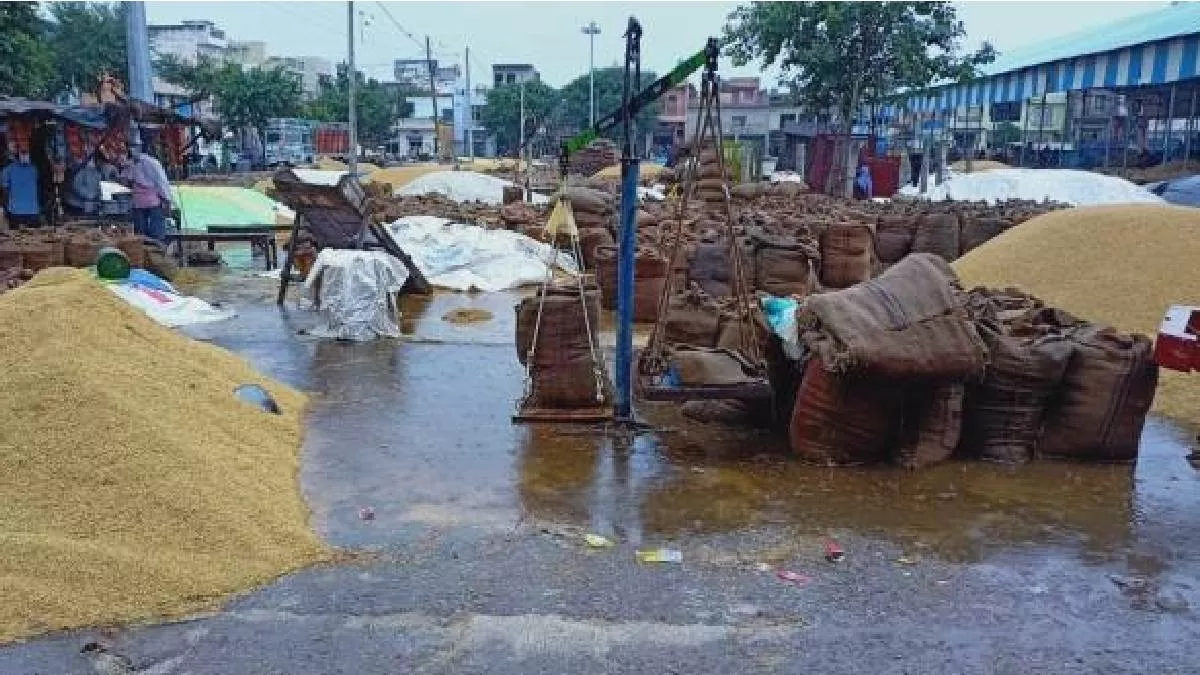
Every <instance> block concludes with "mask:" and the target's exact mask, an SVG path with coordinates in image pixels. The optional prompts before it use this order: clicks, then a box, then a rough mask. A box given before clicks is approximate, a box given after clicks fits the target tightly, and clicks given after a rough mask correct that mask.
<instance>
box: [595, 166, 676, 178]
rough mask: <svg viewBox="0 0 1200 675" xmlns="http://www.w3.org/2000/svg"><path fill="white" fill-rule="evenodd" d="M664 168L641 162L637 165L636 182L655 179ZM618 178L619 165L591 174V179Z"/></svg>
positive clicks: (619, 175)
mask: <svg viewBox="0 0 1200 675" xmlns="http://www.w3.org/2000/svg"><path fill="white" fill-rule="evenodd" d="M665 168H666V167H664V166H663V165H662V164H655V163H654V162H642V163H640V164H638V180H641V179H642V178H646V179H652V178H656V177H657V176H658V175H659V174H661V173H662V171H663V169H665ZM620 177H621V165H620V164H614V165H613V166H606V167H604V168H603V169H600V170H599V171H597V172H596V173H594V174H592V178H620Z"/></svg>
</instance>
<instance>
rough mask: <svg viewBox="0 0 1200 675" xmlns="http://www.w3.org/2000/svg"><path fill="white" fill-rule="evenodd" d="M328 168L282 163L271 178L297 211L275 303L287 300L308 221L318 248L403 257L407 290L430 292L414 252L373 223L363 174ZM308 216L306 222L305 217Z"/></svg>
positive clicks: (372, 206)
mask: <svg viewBox="0 0 1200 675" xmlns="http://www.w3.org/2000/svg"><path fill="white" fill-rule="evenodd" d="M328 176H329V172H325V171H322V172H317V171H311V170H307V169H282V170H280V171H277V172H275V175H274V176H272V180H273V181H274V182H275V191H276V194H277V198H278V199H279V201H280V202H282V203H284V204H286V205H287V206H288V207H289V208H291V209H292V210H294V211H295V212H296V219H295V221H294V222H293V223H292V229H291V239H290V240H289V241H288V248H287V259H286V260H285V261H284V265H283V270H281V272H280V275H279V295H278V296H277V297H276V299H275V302H276V304H280V305H282V304H283V301H284V298H285V297H286V296H287V287H288V284H289V283H290V282H291V280H292V279H291V276H292V262H293V260H294V259H295V247H296V235H297V234H298V233H299V231H300V227H301V226H302V225H303V226H304V227H307V228H308V231H309V232H310V233H311V234H312V237H313V240H314V241H315V242H316V244H317V248H318V249H323V248H343V249H382V250H384V251H387V252H388V253H390V254H391V255H393V256H395V257H396V258H397V259H399V260H400V261H401V262H402V263H404V266H405V267H406V268H408V275H409V276H408V281H406V282H405V284H404V289H403V292H406V293H428V292H430V291H431V290H432V287H431V286H430V284H429V281H428V280H427V279H425V276H424V275H423V274H421V270H420V269H418V268H417V266H416V265H415V264H414V263H413V261H412V258H411V257H409V255H408V254H407V253H405V252H404V251H403V250H401V249H400V248H399V247H398V246H396V245H395V243H394V242H393V241H392V239H391V237H389V236H388V235H387V233H386V232H385V231H384V230H383V227H382V226H380V225H377V224H374V223H373V222H372V220H371V216H372V215H373V214H374V212H375V209H376V208H377V207H378V204H377V203H376V200H375V199H374V198H372V197H368V196H367V193H366V191H365V190H363V187H362V185H361V184H359V182H358V180H357V179H356V178H354V177H353V176H351V175H350V174H349V173H345V174H342V175H341V176H340V177H338V178H337V179H336V180H330V179H329V177H328ZM302 220H303V222H301V221H302Z"/></svg>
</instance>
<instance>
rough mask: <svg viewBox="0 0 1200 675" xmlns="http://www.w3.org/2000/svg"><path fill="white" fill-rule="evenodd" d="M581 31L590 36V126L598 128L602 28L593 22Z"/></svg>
mask: <svg viewBox="0 0 1200 675" xmlns="http://www.w3.org/2000/svg"><path fill="white" fill-rule="evenodd" d="M580 30H582V31H583V34H584V35H586V36H588V92H589V94H588V124H590V125H591V126H596V36H597V35H599V34H600V26H598V25H597V24H596V22H595V21H592V22H590V23H588V25H586V26H584V27H583V28H581V29H580Z"/></svg>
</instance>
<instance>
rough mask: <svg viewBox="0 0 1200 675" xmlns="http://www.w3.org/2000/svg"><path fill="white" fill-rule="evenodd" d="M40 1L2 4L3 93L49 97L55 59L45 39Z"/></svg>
mask: <svg viewBox="0 0 1200 675" xmlns="http://www.w3.org/2000/svg"><path fill="white" fill-rule="evenodd" d="M37 9H38V5H37V3H36V2H4V3H0V94H3V95H6V96H23V97H26V98H41V97H45V96H46V95H48V94H49V89H50V81H51V79H52V78H53V76H54V58H53V54H52V53H51V51H50V48H49V46H48V45H47V44H46V41H45V40H44V39H43V38H44V31H43V27H42V21H41V19H39V18H38V14H37Z"/></svg>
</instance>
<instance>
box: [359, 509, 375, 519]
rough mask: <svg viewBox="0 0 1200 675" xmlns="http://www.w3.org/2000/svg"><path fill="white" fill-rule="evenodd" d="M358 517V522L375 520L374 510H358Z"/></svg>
mask: <svg viewBox="0 0 1200 675" xmlns="http://www.w3.org/2000/svg"><path fill="white" fill-rule="evenodd" d="M358 517H359V519H360V520H375V509H373V508H371V507H369V506H364V507H362V508H361V509H359V510H358Z"/></svg>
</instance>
